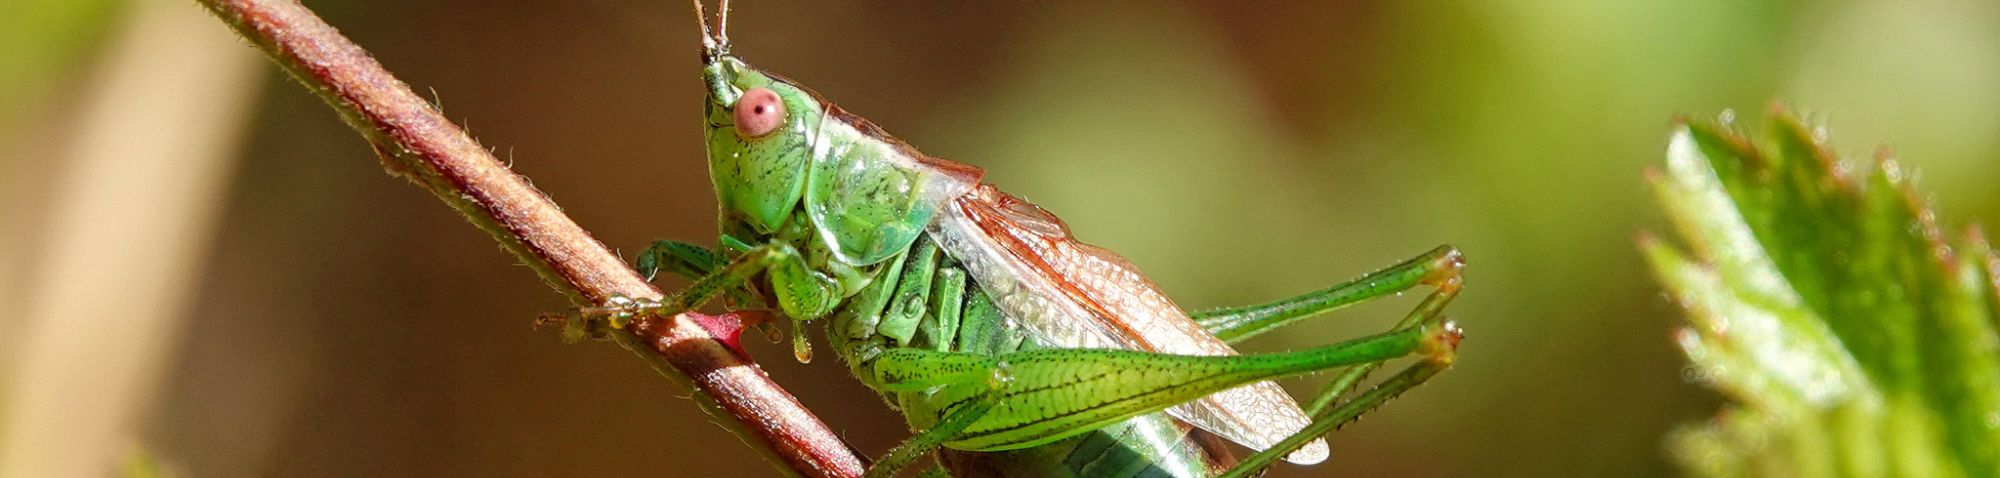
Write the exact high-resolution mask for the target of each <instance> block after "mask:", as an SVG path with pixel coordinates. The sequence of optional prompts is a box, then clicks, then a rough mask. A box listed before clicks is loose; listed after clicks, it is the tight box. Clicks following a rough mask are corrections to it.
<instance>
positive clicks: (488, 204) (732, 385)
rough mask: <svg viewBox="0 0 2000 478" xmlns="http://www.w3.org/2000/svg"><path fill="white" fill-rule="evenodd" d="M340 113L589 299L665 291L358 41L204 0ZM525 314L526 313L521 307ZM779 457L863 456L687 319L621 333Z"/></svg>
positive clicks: (543, 272) (270, 4)
mask: <svg viewBox="0 0 2000 478" xmlns="http://www.w3.org/2000/svg"><path fill="white" fill-rule="evenodd" d="M199 2H200V3H201V4H202V5H203V6H205V7H207V8H208V10H210V11H211V12H213V13H214V14H215V15H216V16H217V17H219V18H221V19H222V20H223V21H224V22H225V23H228V24H229V26H230V27H232V28H234V29H235V30H236V32H237V33H238V34H240V35H242V36H243V38H245V39H247V40H249V41H250V43H252V44H254V45H256V46H257V47H258V48H260V49H262V50H263V51H264V53H265V54H267V55H269V56H270V57H271V59H272V60H274V61H276V62H277V63H278V65H279V66H280V67H282V68H284V69H285V71H286V72H288V73H290V74H291V75H292V77H293V78H294V79H297V80H298V81H299V82H300V83H303V84H305V86H306V89H308V90H311V91H312V92H313V93H314V94H316V95H318V96H319V97H320V98H321V99H323V100H326V102H327V104H328V105H330V106H332V107H333V109H334V110H335V111H338V112H339V113H340V115H341V117H342V118H343V119H345V120H346V121H347V123H348V125H350V126H353V127H354V129H355V130H357V131H359V132H360V133H361V135H362V136H363V137H365V138H366V139H367V140H368V142H369V144H370V145H372V146H374V148H375V151H376V153H377V154H378V155H379V156H380V157H381V160H382V164H383V166H385V167H387V168H388V169H389V171H390V172H391V173H394V174H396V175H398V176H402V177H405V178H408V179H410V180H411V181H412V182H415V183H416V184H417V185H419V186H422V187H423V188H424V189H426V190H429V191H430V192H431V193H432V194H435V195H437V197H438V199H440V200H443V201H444V202H445V204H446V205H449V206H451V207H452V208H453V209H456V210H458V211H459V212H460V213H461V214H464V215H465V217H466V219H468V220H470V221H472V223H473V225H476V226H478V227H479V228H480V229H482V230H485V231H486V232H487V233H489V234H492V235H493V238H494V239H495V240H498V241H500V244H501V245H503V246H505V247H506V249H507V250H508V251H511V252H513V253H514V254H515V255H516V256H519V257H520V259H521V262H522V263H523V264H526V265H527V266H528V267H529V268H530V269H533V270H534V271H535V272H536V274H539V275H540V276H541V277H542V280H543V281H546V282H548V283H549V285H551V286H553V287H555V288H556V290H558V291H561V292H562V293H564V294H565V295H567V296H568V297H569V298H570V299H571V301H573V302H575V303H577V304H580V305H585V304H596V303H600V302H603V301H604V300H605V299H607V298H610V297H630V298H639V299H646V298H650V299H658V298H660V297H661V293H660V291H659V290H658V289H656V288H654V287H653V286H652V285H651V284H649V283H647V282H646V280H645V279H644V278H643V277H640V276H639V274H638V273H637V272H635V271H633V270H632V269H631V268H630V267H628V266H626V265H625V263H624V261H622V260H620V259H619V258H618V256H617V255H616V254H613V253H612V252H611V251H610V250H609V249H606V248H605V247H604V245H603V244H601V243H599V242H597V240H596V239H595V238H593V237H591V236H590V234H589V233H587V232H585V231H584V230H583V228H582V227H579V226H577V224H576V223H575V222H574V221H571V220H570V219H569V217H568V216H565V215H564V214H563V213H562V211H561V210H559V209H557V208H556V205H555V203H553V202H551V201H550V200H549V199H548V198H547V197H545V196H543V195H542V194H541V192H539V191H537V190H535V189H534V188H533V187H531V186H529V185H528V184H527V183H526V182H525V181H523V180H522V179H521V177H520V176H518V175H516V174H514V172H513V171H511V170H509V169H507V167H506V166H503V165H502V164H501V163H500V162H499V161H498V160H496V159H494V157H493V155H492V154H491V153H490V152H488V151H487V149H486V148H485V147H482V146H480V145H479V144H478V142H476V141H474V140H473V139H472V137H471V136H470V135H467V134H466V133H465V132H464V131H463V130H461V129H459V128H458V127H457V125H454V124H452V123H451V121H449V120H447V119H445V118H444V116H443V115H442V114H440V113H439V112H438V111H437V109H435V108H433V107H432V106H431V104H430V103H428V102H426V101H424V100H423V98H422V97H419V96H417V95H416V93H414V92H412V91H410V88H409V86H408V85H405V84H404V83H403V82H402V81H401V80H398V79H396V78H395V77H394V76H393V75H390V74H389V72H388V71H387V70H384V69H383V68H382V66H381V64H379V63H376V62H375V59H374V58H373V57H370V56H369V55H368V53H367V52H366V51H363V50H362V49H361V47H359V46H357V45H355V44H354V43H353V42H351V41H349V40H348V39H347V38H346V37H344V36H342V35H341V34H340V32H339V31H336V30H335V29H334V28H333V27H332V26H329V25H327V24H326V22H325V21H323V20H321V19H320V18H319V17H318V16H316V15H314V14H313V13H312V11H311V10H308V9H306V8H305V6H303V5H300V4H299V3H298V2H296V1H294V0H199ZM524 317H525V316H524ZM614 339H615V340H617V341H618V343H619V344H621V345H623V346H625V347H626V348H627V349H630V350H632V351H634V352H635V353H637V354H638V355H639V356H641V357H642V358H644V359H646V360H647V362H648V363H650V364H652V366H653V368H654V369H656V370H659V371H660V372H661V374H662V375H666V376H668V377H671V378H675V379H677V381H680V382H682V383H685V384H688V385H689V386H691V387H693V388H694V389H696V390H699V391H701V392H702V393H699V394H696V396H697V397H699V398H698V399H697V401H698V402H699V403H701V404H702V405H703V408H704V409H705V410H707V411H708V412H709V413H710V414H711V415H713V416H716V417H717V418H727V419H726V420H718V421H719V422H723V423H730V424H733V425H734V426H733V427H732V431H734V432H735V433H736V434H737V435H739V436H740V437H741V438H743V439H744V441H746V442H749V443H753V444H755V445H756V446H757V448H759V449H760V450H762V451H764V452H765V453H766V454H768V455H769V456H770V457H771V458H773V461H774V463H777V464H782V465H783V466H784V467H785V468H788V469H789V471H792V472H795V473H798V474H802V475H807V476H858V475H860V474H861V462H860V459H859V458H857V457H855V455H854V454H853V452H852V451H850V450H849V449H848V447H847V446H846V444H844V443H842V442H841V441H840V439H839V438H838V437H837V436H836V435H834V434H833V432H832V431H831V430H829V429H827V427H826V425H825V424H823V423H821V422H820V421H819V419H818V418H817V417H814V416H813V415H812V413H811V412H809V411H807V410H806V409H805V407H804V406H802V405H800V404H799V402H798V400H797V399H795V398H793V397H792V396H791V395H790V394H788V393H786V392H785V390H784V389H783V388H780V387H779V386H778V385H777V384H775V383H773V382H771V380H770V377H768V376H766V375H765V374H764V372H763V371H762V370H761V369H758V368H757V367H754V366H750V365H749V364H747V363H745V362H744V361H742V360H741V359H738V358H737V357H736V356H735V355H734V354H732V353H731V352H730V351H729V350H728V349H726V348H724V346H723V345H722V344H721V343H719V342H717V341H716V339H715V337H714V336H713V335H711V334H710V333H709V332H708V331H707V330H705V329H702V328H701V327H700V326H698V325H697V324H696V323H695V322H694V321H692V320H683V318H681V317H672V318H644V319H640V320H638V321H636V322H634V323H633V324H632V325H631V326H630V327H628V328H627V329H625V330H619V331H616V332H615V333H614Z"/></svg>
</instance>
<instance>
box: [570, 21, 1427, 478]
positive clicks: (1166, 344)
mask: <svg viewBox="0 0 2000 478" xmlns="http://www.w3.org/2000/svg"><path fill="white" fill-rule="evenodd" d="M694 8H695V15H696V18H697V20H698V22H699V24H700V27H701V33H702V42H701V61H702V79H703V81H704V83H705V85H706V89H707V101H706V102H705V115H706V128H705V138H706V142H707V149H708V151H707V155H708V167H709V173H710V177H711V179H712V180H713V182H714V186H715V193H716V197H717V199H718V203H719V204H720V214H719V223H720V229H721V238H720V247H719V248H718V249H709V248H705V247H702V246H698V245H694V244H690V243H685V242H676V241H659V242H655V243H654V244H653V245H652V246H651V247H649V248H648V249H647V250H646V251H645V252H643V253H642V254H640V255H639V257H638V258H637V263H638V264H637V265H638V267H639V269H640V270H641V272H643V273H645V274H647V275H648V277H651V276H652V274H654V273H656V272H657V271H660V270H667V271H670V272H673V273H677V274H680V275H683V276H686V277H688V278H690V279H692V280H693V282H692V284H691V285H689V286H688V287H687V288H686V289H683V290H682V291H680V292H678V293H676V294H673V295H671V296H669V297H668V298H666V299H662V300H657V301H655V300H632V299H614V300H610V301H607V302H606V303H604V304H600V305H599V306H595V307H589V308H586V309H585V310H583V311H582V312H583V313H582V314H579V317H581V318H584V319H585V320H583V321H581V322H582V323H584V324H585V325H586V326H591V327H600V328H601V327H607V326H608V327H622V326H623V325H624V323H625V320H623V319H629V318H631V317H634V316H638V315H652V316H670V315H673V314H677V313H680V312H684V311H688V310H692V309H695V308H699V307H702V306H704V305H705V304H708V303H710V302H712V301H714V300H716V299H717V298H723V299H724V300H725V301H726V302H727V303H728V304H729V305H730V306H731V307H732V308H737V309H756V310H769V311H772V312H775V313H776V315H779V316H782V317H784V318H786V319H789V321H790V322H791V328H790V330H791V332H790V335H791V337H792V343H793V350H794V353H795V355H796V356H797V357H796V358H797V359H798V360H799V361H801V362H805V361H809V360H810V359H811V357H812V349H811V346H810V345H809V344H808V342H807V340H806V336H805V334H804V332H803V329H804V328H805V326H806V325H807V324H808V323H809V322H816V321H817V322H824V323H825V324H826V326H825V328H826V335H827V341H828V343H829V344H830V345H831V348H832V349H833V352H834V354H835V355H837V356H839V357H840V358H841V359H842V360H843V361H844V362H846V364H847V366H848V368H849V369H850V370H851V371H852V372H853V374H854V376H855V377H856V378H858V379H860V380H861V382H862V383H864V384H866V385H867V386H868V387H869V388H871V389H873V390H875V391H877V392H879V393H880V394H881V396H882V398H883V399H884V401H886V402H887V403H888V404H889V405H890V406H892V407H895V408H897V409H899V410H901V411H902V413H903V416H904V418H905V419H906V420H907V421H908V423H909V426H910V428H911V429H912V430H914V431H915V434H914V435H913V436H912V437H910V438H908V439H907V440H905V441H904V442H903V443H901V444H900V445H897V446H896V447H895V448H893V449H891V450H890V451H889V452H888V453H887V454H885V455H884V456H883V457H882V458H881V459H879V460H876V461H875V463H874V464H873V466H872V467H871V468H870V469H869V470H868V472H867V474H868V475H869V476H894V475H895V474H896V473H897V472H898V471H900V470H902V469H903V468H904V467H905V466H907V465H909V464H910V463H912V462H914V461H916V460H918V459H919V458H921V457H923V456H926V455H929V454H931V453H933V452H937V455H936V456H937V458H936V461H937V465H936V466H934V467H932V468H930V469H929V473H931V474H939V475H942V474H946V473H949V474H951V475H955V476H981V475H999V476H1023V475H1028V476H1062V475H1080V476H1216V475H1223V476H1245V475H1251V474H1255V473H1260V472H1262V471H1263V470H1264V469H1265V468H1266V467H1268V466H1269V465H1271V464H1272V463H1274V462H1275V461H1277V460H1279V459H1283V460H1286V461H1290V462H1293V463H1298V464H1313V463H1318V462H1321V461H1324V460H1325V459H1326V458H1327V455H1328V448H1327V445H1326V443H1325V441H1324V439H1322V438H1320V437H1321V436H1322V435H1324V434H1326V433H1328V432H1330V431H1332V430H1333V429H1336V428H1338V427H1339V426H1340V425H1342V424H1345V423H1347V422H1350V421H1352V420H1353V419H1354V418H1356V417H1359V416H1360V415H1361V414H1362V413H1364V412H1367V411H1369V410H1372V409H1374V408H1375V407H1377V406H1379V405H1381V404H1382V403H1384V402H1386V401H1388V400H1389V399H1391V398H1394V397H1395V396H1397V395H1399V394H1401V393H1402V392H1404V391H1407V390H1409V389H1410V388H1413V387H1415V386H1417V385H1418V384H1421V383H1423V382H1424V381H1426V380H1428V379H1430V378H1431V377H1432V376H1434V375H1436V374H1437V373H1439V372H1441V371H1443V370H1444V369H1446V368H1448V367H1449V366H1450V365H1451V363H1452V361H1453V359H1454V358H1455V357H1456V354H1457V347H1458V342H1459V339H1460V338H1461V333H1460V332H1459V330H1458V329H1457V327H1456V326H1455V325H1453V324H1452V323H1451V322H1448V321H1446V320H1445V319H1444V316H1443V313H1442V312H1443V309H1444V307H1445V305H1446V304H1447V303H1449V302H1450V301H1451V299H1452V298H1453V297H1455V296H1456V295H1457V294H1458V291H1459V289H1460V287H1461V285H1462V284H1463V282H1462V279H1461V272H1462V270H1463V268H1464V260H1463V258H1462V256H1461V255H1460V253H1459V252H1458V250H1457V249H1455V248H1453V247H1451V246H1449V245H1446V246H1440V247H1438V248H1436V249H1433V250H1431V251H1430V252H1428V253H1425V254H1423V255H1420V256H1417V257H1415V258H1412V259H1409V260H1406V261H1404V262H1402V263H1399V264H1396V265H1394V266H1390V267H1388V268H1385V269H1382V270H1380V271H1377V272H1373V273H1370V274H1366V275H1363V276H1361V277H1359V278H1356V279H1354V280H1351V281H1348V282H1345V283H1341V284H1338V285H1334V286H1332V287H1330V288H1327V289H1323V290H1319V291H1314V292H1310V293H1306V294H1302V295H1299V296H1296V297H1291V298H1287V299H1283V300H1279V301H1276V302H1271V303H1267V304H1259V305H1251V306H1244V307H1235V308H1227V309H1221V310H1214V311H1208V312H1201V313H1193V314H1190V313H1188V312H1186V311H1184V310H1183V309H1181V308H1180V307H1178V306H1176V305H1174V303H1173V302H1172V301H1171V300H1169V299H1168V298H1167V297H1166V296H1165V295H1164V294H1162V293H1161V292H1160V291H1159V289H1158V288H1157V287H1156V286H1154V284H1153V283H1152V282H1151V281H1149V280H1148V279H1146V277H1145V276H1144V275H1142V274H1141V273H1140V272H1139V270H1138V268H1136V267H1134V266H1133V265H1132V264H1130V263H1129V262H1127V261H1125V260H1124V259H1123V258H1121V257H1119V256H1118V255H1117V254H1115V253H1112V252H1111V251H1108V250H1105V249H1102V248H1098V247H1095V246H1091V245H1088V244H1085V243H1083V242H1080V241H1077V240H1076V239H1074V238H1073V237H1071V235H1070V232H1069V229H1068V227H1067V226H1066V225H1064V223H1063V222H1062V220H1061V219H1059V218H1057V217H1056V216H1055V215H1054V214H1051V213H1049V212H1048V211H1046V210H1044V209H1042V208H1041V207H1038V206H1036V205H1034V204H1032V203H1029V202H1027V201H1024V200H1022V199H1020V198H1017V197H1014V196H1011V195H1008V194H1007V193H1005V192H1002V191H1000V190H999V189H997V188H995V187H994V186H992V185H990V184H986V183H983V182H982V181H981V176H982V174H983V173H982V170H980V169H979V168H977V167H974V166H970V165H966V164H961V163H956V162H952V161H947V160H943V159H939V158H934V157H931V156H927V155H925V154H923V153H921V152H919V151H917V149H916V148H913V147H911V146H910V145H909V144H906V143H904V142H902V141H899V140H897V139H896V138H894V137H892V136H890V135H889V134H888V133H887V132H885V131H883V130H882V129H881V128H879V127H877V126H875V125H874V124H873V123H870V122H869V121H868V120H866V119H862V118H861V117H858V116H855V115H853V114H850V113H848V112H846V111H844V110H842V109H840V108H839V107H837V106H834V104H832V103H830V102H827V101H826V100H825V99H823V98H822V97H821V96H820V95H819V94H817V93H814V92H813V91H811V90H809V89H806V88H805V87H804V86H801V85H800V84H798V83H795V82H793V81H791V80H788V79H785V78H783V77H780V76H777V75H775V74H772V73H769V72H766V71H764V70H760V69H757V68H753V67H751V66H750V65H749V64H747V63H745V62H744V61H743V60H742V59H741V58H739V57H737V56H736V55H735V54H734V53H732V52H731V51H730V45H729V38H728V12H729V5H728V1H727V0H724V1H723V2H722V4H721V5H720V6H719V8H718V14H717V16H716V24H717V27H716V28H715V29H714V30H710V29H709V25H708V16H707V15H706V14H705V13H703V12H702V4H701V0H695V1H694ZM1420 285H1428V286H1430V287H1432V288H1433V291H1432V292H1431V293H1430V294H1429V295H1428V296H1426V297H1425V299H1424V300H1423V302H1422V303H1420V304H1419V305H1418V306H1417V307H1416V309H1415V310H1413V311H1412V312H1410V313H1409V314H1408V315H1407V316H1406V317H1405V318H1404V319H1403V320H1402V321H1401V323H1399V324H1397V325H1396V326H1395V327H1393V328H1391V329H1390V330H1389V331H1387V332H1384V333H1381V334H1378V335H1374V336H1369V337H1363V338H1359V339H1354V340H1349V341H1345V342H1340V343H1336V344H1332V345H1326V346H1321V347H1315V348H1309V349H1305V350H1299V351H1293V352H1285V353H1263V354H1251V355H1239V354H1237V353H1236V352H1235V350H1234V349H1232V348H1231V347H1230V345H1229V344H1230V343H1232V342H1236V341H1240V340H1242V339H1245V338H1248V337H1251V336H1255V335H1258V334H1261V333H1264V332H1268V331H1271V330H1273V329H1276V328H1278V327H1281V326H1284V325H1287V324H1290V323H1292V322H1294V321H1296V320H1300V319H1303V318H1306V317H1308V316H1312V315H1316V314H1319V313H1322V312H1326V311H1329V310H1333V309H1337V308H1341V307H1344V306H1347V305H1351V304H1355V303H1359V302H1362V301H1367V300H1370V299H1375V298H1380V297H1386V296H1391V295H1396V294H1399V293H1401V292H1402V291H1405V290H1408V289H1411V288H1414V287H1417V286H1420ZM767 325H768V324H767ZM767 331H771V332H775V330H772V329H767ZM1406 356H1417V357H1419V360H1417V361H1416V362H1415V363H1414V364H1412V365H1409V366H1408V367H1407V368H1405V369H1403V370H1402V371H1401V372H1399V373H1398V374H1397V375H1394V376H1392V377H1390V378H1388V379H1385V380H1382V381H1380V382H1378V383H1376V384H1375V386H1373V387H1372V388H1370V389H1368V390H1366V391H1363V392H1361V393H1358V394H1353V393H1352V392H1355V391H1356V390H1357V389H1359V385H1360V384H1361V383H1362V381H1363V380H1364V379H1365V378H1366V377H1365V376H1366V375H1368V374H1369V373H1370V372H1372V371H1374V370H1376V369H1377V368H1379V367H1381V366H1382V365H1383V364H1384V363H1385V362H1386V361H1389V360H1392V359H1397V358H1401V357H1406ZM1336 368H1344V369H1343V371H1342V372H1341V374H1340V375H1339V376H1338V377H1337V378H1336V379H1335V380H1334V382H1333V383H1332V384H1331V385H1330V386H1328V387H1327V388H1326V389H1325V390H1323V391H1321V392H1319V393H1318V394H1317V395H1316V396H1315V399H1314V401H1313V402H1312V403H1311V404H1310V405H1308V406H1306V407H1301V406H1300V405H1299V404H1298V402H1297V401H1294V400H1293V399H1292V397H1291V396H1289V395H1287V394H1286V393H1285V392H1284V390H1282V389H1281V388H1279V387H1278V386H1277V384H1275V383H1273V382H1270V381H1269V380H1272V379H1277V378H1284V377H1292V376H1298V375H1304V374H1310V373H1315V372H1321V371H1327V370H1331V369H1336ZM1350 394H1352V395H1353V396H1352V397H1349V395H1350ZM1196 430H1199V431H1196ZM1210 434H1212V435H1210ZM1214 436H1219V437H1221V438H1223V439H1226V440H1228V441H1231V442H1235V443H1237V444H1241V445H1243V446H1246V447H1249V448H1251V449H1254V450H1258V452H1257V453H1256V454H1254V455H1252V456H1250V457H1248V458H1246V459H1244V460H1242V461H1240V462H1238V463H1235V464H1234V466H1228V465H1229V462H1230V460H1231V459H1230V458H1229V456H1228V452H1227V450H1225V449H1223V448H1221V447H1220V446H1219V445H1218V444H1217V443H1216V440H1214V439H1213V437H1214Z"/></svg>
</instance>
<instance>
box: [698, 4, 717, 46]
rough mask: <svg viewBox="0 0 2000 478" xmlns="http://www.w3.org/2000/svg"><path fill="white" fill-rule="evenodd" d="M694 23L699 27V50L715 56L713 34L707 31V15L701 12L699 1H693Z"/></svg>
mask: <svg viewBox="0 0 2000 478" xmlns="http://www.w3.org/2000/svg"><path fill="white" fill-rule="evenodd" d="M694 21H695V23H696V24H699V25H701V50H702V52H705V53H708V54H711V55H713V54H715V47H716V44H715V34H714V33H710V32H709V30H708V13H707V12H703V11H702V10H701V0H694Z"/></svg>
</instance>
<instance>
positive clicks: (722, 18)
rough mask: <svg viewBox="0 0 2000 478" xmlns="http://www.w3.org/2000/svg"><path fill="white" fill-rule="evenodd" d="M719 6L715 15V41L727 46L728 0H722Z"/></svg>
mask: <svg viewBox="0 0 2000 478" xmlns="http://www.w3.org/2000/svg"><path fill="white" fill-rule="evenodd" d="M719 7H720V8H718V10H721V11H720V12H717V13H716V15H715V23H717V25H716V27H715V41H716V42H718V43H721V44H723V45H724V46H728V45H729V0H722V5H719Z"/></svg>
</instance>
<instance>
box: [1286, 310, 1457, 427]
mask: <svg viewBox="0 0 2000 478" xmlns="http://www.w3.org/2000/svg"><path fill="white" fill-rule="evenodd" d="M1462 287H1464V279H1462V278H1460V277H1458V276H1457V275H1453V276H1451V277H1450V278H1448V279H1445V281H1444V283H1441V284H1438V288H1437V291H1435V292H1432V293H1431V295H1429V296H1427V297H1424V301H1423V303H1420V304H1417V308H1416V309H1412V310H1410V313H1409V315H1406V316H1404V317H1403V321H1402V322H1398V323H1396V327H1395V328H1393V329H1390V330H1397V329H1403V328H1409V327H1415V326H1417V325H1418V324H1422V323H1427V322H1437V321H1440V320H1442V318H1443V317H1444V307H1445V306H1446V305H1449V304H1451V300H1452V299H1455V298H1457V297H1458V291H1459V289H1460V288H1462ZM1378 368H1382V363H1381V362H1376V363H1369V364H1361V365H1356V366H1354V368H1350V369H1348V370H1346V371H1344V372H1341V374H1340V375H1338V376H1336V377H1335V378H1334V379H1333V382H1332V383H1331V384H1329V385H1327V387H1326V389H1325V390H1322V391H1320V393H1319V395H1318V396H1316V397H1314V398H1313V402H1312V404H1311V405H1309V406H1307V407H1306V415H1309V416H1312V417H1315V418H1317V417H1319V416H1320V413H1321V412H1324V411H1326V409H1327V407H1331V406H1333V404H1334V403H1335V401H1337V400H1339V399H1340V397H1341V396H1343V395H1347V392H1350V391H1353V390H1354V387H1355V386H1357V385H1360V384H1361V380H1362V379H1363V378H1367V377H1368V374H1369V373H1372V372H1374V371H1375V369H1378Z"/></svg>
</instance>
